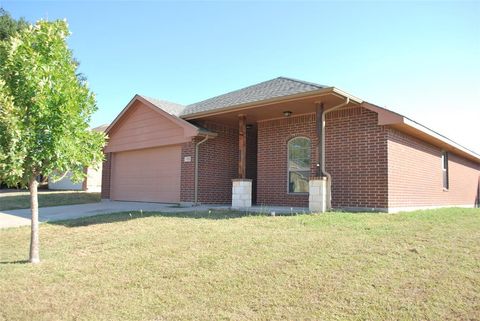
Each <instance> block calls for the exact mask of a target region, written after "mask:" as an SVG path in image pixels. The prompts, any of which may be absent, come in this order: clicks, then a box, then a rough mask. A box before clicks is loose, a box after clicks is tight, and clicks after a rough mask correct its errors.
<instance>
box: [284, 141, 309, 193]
mask: <svg viewBox="0 0 480 321" xmlns="http://www.w3.org/2000/svg"><path fill="white" fill-rule="evenodd" d="M310 152H311V148H310V139H308V138H305V137H296V138H292V139H291V140H290V141H289V142H288V192H289V193H308V180H309V178H310Z"/></svg>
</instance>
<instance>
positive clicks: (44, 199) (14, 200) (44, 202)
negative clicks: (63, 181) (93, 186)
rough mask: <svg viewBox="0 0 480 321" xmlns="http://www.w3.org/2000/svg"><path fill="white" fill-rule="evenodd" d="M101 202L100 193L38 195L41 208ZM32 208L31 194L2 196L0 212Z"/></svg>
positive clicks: (42, 193) (0, 198)
mask: <svg viewBox="0 0 480 321" xmlns="http://www.w3.org/2000/svg"><path fill="white" fill-rule="evenodd" d="M95 202H100V193H86V192H68V191H65V192H52V191H40V192H39V193H38V204H39V206H40V207H47V206H60V205H72V204H85V203H95ZM21 208H30V194H29V193H28V192H21V193H4V194H2V195H0V211H1V210H15V209H21Z"/></svg>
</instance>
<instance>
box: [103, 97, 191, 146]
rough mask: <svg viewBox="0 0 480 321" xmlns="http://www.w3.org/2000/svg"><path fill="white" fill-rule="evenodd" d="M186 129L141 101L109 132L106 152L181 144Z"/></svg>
mask: <svg viewBox="0 0 480 321" xmlns="http://www.w3.org/2000/svg"><path fill="white" fill-rule="evenodd" d="M186 141H188V140H187V139H186V138H185V135H184V129H183V128H182V127H180V126H179V125H178V124H175V123H173V122H172V121H171V120H169V119H167V118H166V117H165V116H163V115H161V114H160V113H158V112H156V111H154V110H152V109H151V108H150V107H148V106H146V105H144V104H143V103H141V102H136V103H135V104H134V105H133V106H132V107H131V108H130V109H129V110H128V112H127V113H126V114H125V115H124V116H123V118H122V119H121V120H120V121H119V122H118V123H117V124H116V125H115V128H113V129H112V130H111V131H110V133H109V142H108V146H107V147H106V149H105V151H106V152H118V151H124V150H134V149H141V148H149V147H157V146H166V145H173V144H179V143H183V142H186Z"/></svg>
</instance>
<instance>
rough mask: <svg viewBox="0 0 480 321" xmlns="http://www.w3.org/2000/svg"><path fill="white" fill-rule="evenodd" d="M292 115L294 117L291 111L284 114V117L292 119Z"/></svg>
mask: <svg viewBox="0 0 480 321" xmlns="http://www.w3.org/2000/svg"><path fill="white" fill-rule="evenodd" d="M291 115H292V112H291V111H289V110H286V111H284V112H283V116H285V117H290V116H291Z"/></svg>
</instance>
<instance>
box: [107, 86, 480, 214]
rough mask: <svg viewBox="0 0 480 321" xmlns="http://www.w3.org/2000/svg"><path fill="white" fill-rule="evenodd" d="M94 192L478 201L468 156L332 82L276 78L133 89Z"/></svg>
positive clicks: (191, 199) (279, 201)
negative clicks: (208, 88) (155, 92)
mask: <svg viewBox="0 0 480 321" xmlns="http://www.w3.org/2000/svg"><path fill="white" fill-rule="evenodd" d="M107 134H108V136H109V143H108V145H107V146H106V148H105V153H106V161H105V162H104V165H103V179H102V198H106V199H113V200H128V201H152V202H173V203H187V204H195V203H205V204H231V205H232V207H234V208H244V207H249V206H251V205H252V204H256V205H265V206H273V205H278V206H291V207H309V208H310V209H311V210H312V211H325V210H328V209H329V208H334V209H346V210H357V211H364V210H375V211H387V212H396V211H400V210H413V209H418V208H432V207H441V206H467V207H474V206H478V204H479V194H480V187H479V186H480V155H478V154H476V153H474V152H472V151H470V150H468V149H466V148H464V147H462V146H460V145H459V144H457V143H455V142H453V141H451V140H449V139H448V138H446V137H444V136H442V135H440V134H438V133H436V132H434V131H432V130H430V129H428V128H426V127H424V126H422V125H420V124H418V123H416V122H414V121H413V120H411V119H408V118H407V117H404V116H402V115H399V114H397V113H395V112H392V111H390V110H387V109H384V108H381V107H378V106H376V105H373V104H371V103H368V102H365V101H363V100H361V99H360V98H357V97H354V96H352V95H350V94H348V93H346V92H344V91H341V90H339V89H337V88H335V87H328V86H322V85H318V84H314V83H309V82H305V81H299V80H294V79H290V78H285V77H279V78H276V79H272V80H269V81H266V82H262V83H259V84H256V85H253V86H249V87H246V88H243V89H240V90H237V91H233V92H230V93H227V94H224V95H220V96H217V97H214V98H210V99H207V100H204V101H201V102H199V103H195V104H192V105H188V106H185V107H184V106H180V105H177V104H173V103H170V102H166V101H159V100H155V99H151V98H147V97H143V96H139V95H136V96H135V97H134V98H133V99H132V100H131V101H130V103H129V104H128V105H127V106H126V107H125V108H124V110H123V111H122V112H121V113H120V114H119V115H118V116H117V118H116V119H115V120H114V121H113V122H112V124H111V125H110V127H109V128H108V129H107Z"/></svg>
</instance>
